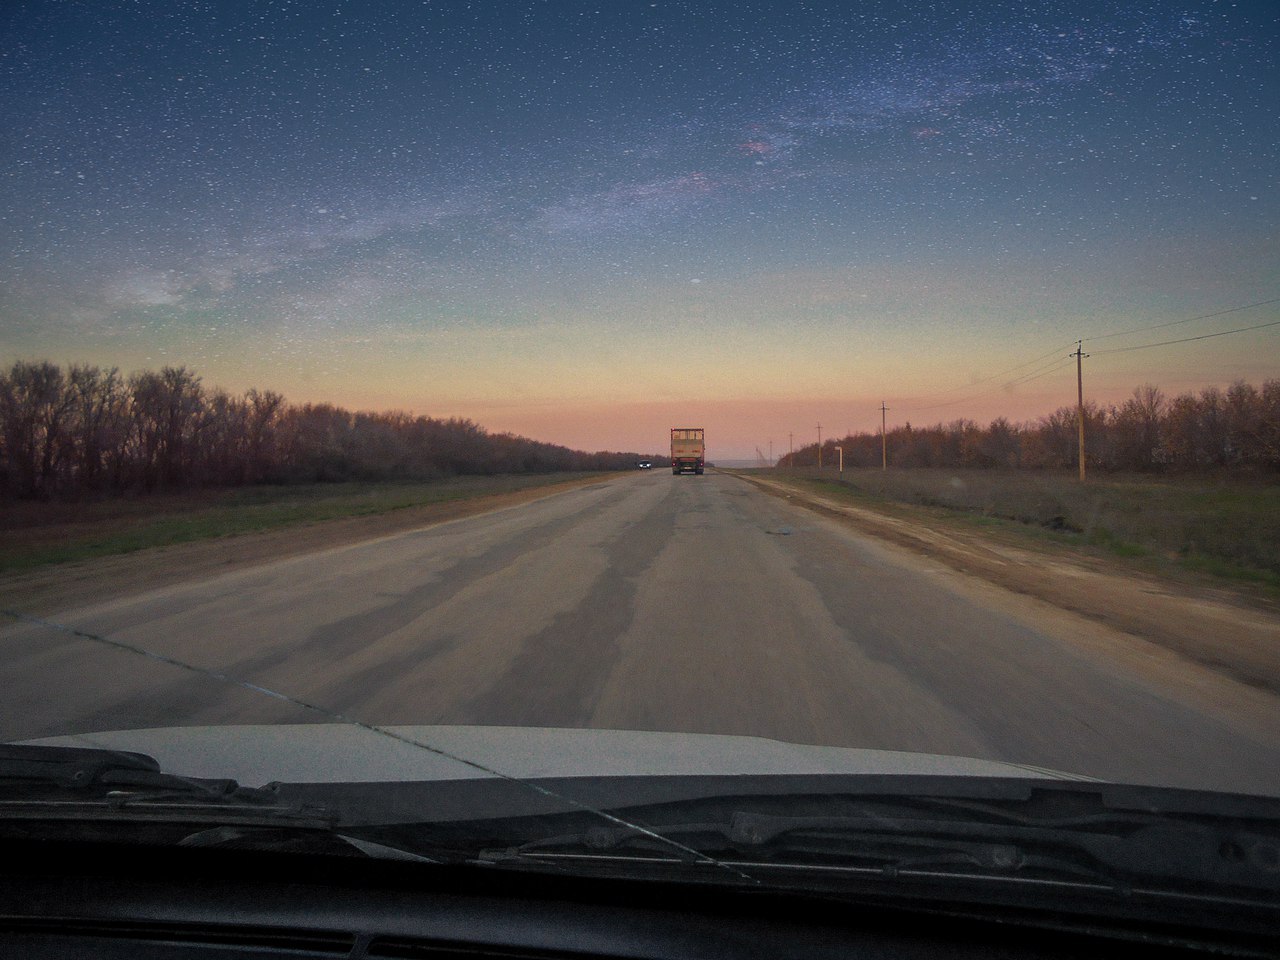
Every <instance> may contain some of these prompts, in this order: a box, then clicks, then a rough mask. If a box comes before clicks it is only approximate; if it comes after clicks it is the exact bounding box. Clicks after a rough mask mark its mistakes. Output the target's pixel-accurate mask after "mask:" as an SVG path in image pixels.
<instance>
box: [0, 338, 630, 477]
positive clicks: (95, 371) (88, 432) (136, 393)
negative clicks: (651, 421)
mask: <svg viewBox="0 0 1280 960" xmlns="http://www.w3.org/2000/svg"><path fill="white" fill-rule="evenodd" d="M637 459H638V455H637V454H634V453H611V452H605V453H583V452H581V451H577V450H570V449H569V448H567V447H561V446H557V445H555V444H550V443H539V442H537V441H534V440H529V439H527V438H524V437H518V436H515V435H513V434H508V433H499V434H491V433H488V432H486V431H485V430H484V429H483V428H481V427H479V426H477V425H476V424H475V423H472V422H471V421H470V420H463V419H449V420H436V419H433V418H431V417H420V416H412V415H410V414H407V413H353V412H351V411H349V410H344V409H342V408H341V407H336V406H333V405H331V404H327V403H324V404H302V405H295V404H290V403H286V402H285V399H284V398H283V397H282V396H281V395H280V394H278V393H274V392H272V391H269V390H249V391H248V392H246V393H244V394H239V395H236V394H231V393H228V392H227V391H225V390H222V389H218V388H213V389H210V388H207V387H205V386H204V385H203V384H202V382H201V379H200V377H198V376H197V375H196V374H195V373H193V372H192V371H190V370H188V369H187V368H186V367H165V368H164V369H162V370H160V371H158V372H157V371H143V372H141V373H135V374H132V375H131V376H128V377H126V376H123V375H122V374H121V373H120V372H119V371H118V370H116V369H114V368H112V369H102V368H100V367H95V366H88V365H72V366H70V367H69V368H67V369H66V370H63V369H62V368H61V367H59V366H57V365H56V364H52V363H49V362H22V361H19V362H17V363H15V364H14V365H13V366H12V367H11V368H10V369H9V370H7V371H5V372H3V373H0V496H5V497H9V498H15V497H27V498H29V497H51V496H66V495H72V496H76V495H82V494H92V493H120V492H127V491H139V492H146V491H155V490H175V489H184V488H190V487H204V486H211V487H223V486H239V485H245V484H255V483H291V482H308V481H341V480H429V479H435V478H439V477H446V476H454V475H458V474H494V473H552V472H559V471H569V470H621V469H629V468H633V467H635V465H636V461H637Z"/></svg>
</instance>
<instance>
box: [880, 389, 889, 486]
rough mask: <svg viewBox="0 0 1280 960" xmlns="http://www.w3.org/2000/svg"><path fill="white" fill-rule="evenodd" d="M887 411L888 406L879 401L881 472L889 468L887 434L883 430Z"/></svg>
mask: <svg viewBox="0 0 1280 960" xmlns="http://www.w3.org/2000/svg"><path fill="white" fill-rule="evenodd" d="M888 412H889V408H888V407H886V406H885V405H884V401H883V400H881V401H880V470H881V472H883V471H885V470H888V469H889V436H888V434H887V433H886V432H885V417H884V415H885V414H886V413H888Z"/></svg>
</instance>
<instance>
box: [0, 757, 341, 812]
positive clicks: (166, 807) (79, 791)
mask: <svg viewBox="0 0 1280 960" xmlns="http://www.w3.org/2000/svg"><path fill="white" fill-rule="evenodd" d="M336 819H337V818H336V816H335V815H334V814H331V813H329V812H328V811H326V810H324V809H323V808H320V807H317V806H315V805H314V804H307V805H298V804H291V803H283V802H281V801H280V798H279V796H278V795H277V794H276V792H275V790H274V789H273V787H272V786H271V785H268V786H266V787H244V786H241V785H240V784H239V783H237V782H236V781H235V780H233V779H229V778H225V779H208V778H202V777H182V776H176V775H174V774H168V773H164V772H163V771H161V769H160V765H159V763H157V762H156V760H155V759H154V758H152V757H149V756H147V755H146V754H142V753H130V752H127V751H118V750H100V749H95V748H82V747H48V746H34V745H14V744H0V821H10V822H12V821H28V822H29V821H37V820H38V821H78V822H82V823H87V822H94V821H97V822H106V821H122V820H129V821H132V822H135V823H144V822H152V823H164V822H176V821H182V822H184V823H195V824H237V825H242V826H248V825H266V824H269V825H272V826H289V827H295V828H300V829H325V830H327V829H330V828H332V826H333V825H334V823H335V822H336Z"/></svg>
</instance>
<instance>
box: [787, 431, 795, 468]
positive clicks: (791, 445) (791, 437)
mask: <svg viewBox="0 0 1280 960" xmlns="http://www.w3.org/2000/svg"><path fill="white" fill-rule="evenodd" d="M787 467H789V468H790V469H792V470H794V469H795V468H796V435H795V434H794V433H788V434H787Z"/></svg>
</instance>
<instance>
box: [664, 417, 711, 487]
mask: <svg viewBox="0 0 1280 960" xmlns="http://www.w3.org/2000/svg"><path fill="white" fill-rule="evenodd" d="M706 457H707V448H706V444H705V443H704V442H703V436H702V427H672V428H671V473H672V475H673V476H678V475H679V474H682V473H697V474H701V473H702V470H703V467H704V466H705V465H706Z"/></svg>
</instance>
